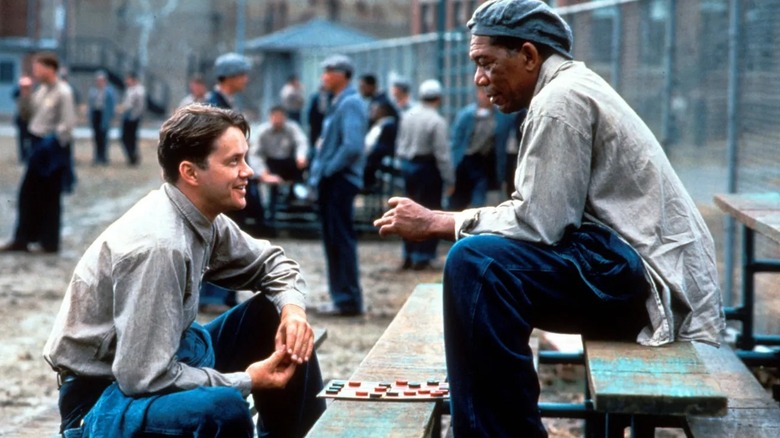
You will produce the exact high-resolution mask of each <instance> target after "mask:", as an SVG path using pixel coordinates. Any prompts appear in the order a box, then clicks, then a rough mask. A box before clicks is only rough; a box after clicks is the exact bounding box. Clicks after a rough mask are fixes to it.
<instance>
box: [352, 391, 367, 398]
mask: <svg viewBox="0 0 780 438" xmlns="http://www.w3.org/2000/svg"><path fill="white" fill-rule="evenodd" d="M355 395H356V396H358V397H368V391H355Z"/></svg>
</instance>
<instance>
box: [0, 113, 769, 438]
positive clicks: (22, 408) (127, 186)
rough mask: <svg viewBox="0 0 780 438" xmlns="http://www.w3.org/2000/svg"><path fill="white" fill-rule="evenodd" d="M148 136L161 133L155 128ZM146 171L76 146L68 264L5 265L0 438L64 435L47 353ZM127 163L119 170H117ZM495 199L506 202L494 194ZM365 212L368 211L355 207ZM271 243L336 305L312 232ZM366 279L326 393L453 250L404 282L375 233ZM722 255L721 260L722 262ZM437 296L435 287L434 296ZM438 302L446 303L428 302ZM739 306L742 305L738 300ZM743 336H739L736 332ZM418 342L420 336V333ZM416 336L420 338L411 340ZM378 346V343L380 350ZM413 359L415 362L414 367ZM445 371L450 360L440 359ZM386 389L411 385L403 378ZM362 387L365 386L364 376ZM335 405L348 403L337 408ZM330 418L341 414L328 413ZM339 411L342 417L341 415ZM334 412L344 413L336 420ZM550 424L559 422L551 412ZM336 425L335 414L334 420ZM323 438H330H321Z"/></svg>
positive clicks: (551, 393) (765, 322)
mask: <svg viewBox="0 0 780 438" xmlns="http://www.w3.org/2000/svg"><path fill="white" fill-rule="evenodd" d="M147 132H154V127H153V126H152V127H151V128H150V129H148V130H147ZM14 146H15V145H14V142H13V140H12V138H11V137H8V136H4V137H0V149H1V150H3V151H6V153H4V154H3V158H2V161H1V162H0V196H1V197H2V202H0V217H1V218H2V221H0V233H1V234H2V235H6V236H7V235H9V234H10V233H11V231H12V228H13V225H14V224H13V218H14V214H13V211H14V204H15V196H16V183H17V181H18V179H19V178H20V175H21V172H22V167H21V166H20V165H19V164H18V163H17V162H16V158H15V156H14V154H13V153H11V151H13V147H14ZM109 151H110V152H109V154H110V156H111V157H118V156H120V151H119V150H118V147H117V146H116V145H115V144H114V146H113V147H112V148H110V149H109ZM141 151H142V154H141V156H142V159H141V164H140V165H139V166H138V167H127V166H126V165H125V164H124V163H121V162H117V163H115V164H112V165H109V166H106V167H94V166H91V165H90V160H91V153H92V145H91V142H90V141H89V140H88V139H87V138H81V139H79V140H78V141H77V143H76V148H75V158H76V163H77V166H76V170H77V175H78V180H79V182H78V185H77V186H76V189H75V191H74V192H73V193H72V194H70V195H67V196H66V197H65V198H64V202H63V203H64V206H65V207H64V208H65V210H64V211H65V214H64V223H63V242H64V243H63V247H62V250H61V252H60V254H59V255H28V254H21V255H20V254H15V255H0V258H2V263H0V303H2V306H0V309H2V310H0V312H2V315H0V324H2V327H0V333H2V339H3V341H2V351H3V355H2V359H0V374H2V375H3V376H4V382H5V385H4V387H3V389H2V390H1V391H0V419H2V423H1V424H3V426H2V428H0V436H9V437H31V438H32V437H40V436H53V435H54V434H55V433H56V428H57V424H58V415H57V411H56V402H57V382H56V377H55V374H54V373H53V372H52V371H51V369H50V368H49V366H48V365H47V364H46V363H45V362H44V360H43V359H42V357H41V350H42V347H43V343H44V342H45V340H46V337H47V336H48V334H49V330H50V329H51V326H52V323H53V320H54V316H55V315H56V312H57V310H58V308H59V305H60V303H61V300H62V296H63V294H64V291H65V288H66V287H67V282H68V280H69V278H70V275H71V273H72V270H73V268H74V266H75V263H76V262H77V261H78V259H79V257H80V255H81V254H82V252H83V250H84V249H85V248H86V246H87V245H89V243H91V242H92V240H93V239H94V238H95V237H96V236H97V234H98V233H100V232H101V230H102V229H103V228H104V227H105V226H106V225H108V224H109V223H110V222H112V221H113V220H114V219H115V218H116V217H118V215H120V214H121V213H122V212H123V211H125V210H126V209H127V208H128V207H129V206H130V205H132V204H133V203H134V202H135V201H136V200H137V199H139V198H140V197H141V196H143V195H144V194H146V193H147V192H148V191H150V190H152V189H155V188H157V187H159V185H160V184H161V179H160V176H159V168H158V165H157V163H156V159H155V142H154V141H153V140H151V139H148V138H147V139H145V140H144V141H143V142H142V146H141ZM695 152H697V151H696V150H695V149H693V148H692V149H690V153H688V156H687V157H686V156H685V153H686V152H685V151H684V150H681V151H679V152H678V153H677V156H676V159H677V162H678V163H680V164H678V172H679V173H680V175H681V177H682V178H683V180H684V182H685V183H686V184H687V185H689V186H690V189H691V191H692V193H694V194H695V196H696V198H697V205H698V207H699V209H700V210H701V211H702V213H703V215H704V217H705V219H706V220H707V222H708V225H709V226H710V228H711V230H713V234H714V236H715V241H716V243H717V244H718V246H719V247H721V246H722V243H723V241H724V239H723V229H724V226H723V224H724V220H725V219H724V213H723V212H722V211H721V210H720V209H719V208H718V207H717V206H716V205H715V204H714V202H713V200H712V198H711V197H710V195H709V192H710V191H711V189H710V188H709V185H710V184H712V181H713V180H717V179H718V178H720V175H721V173H720V171H719V170H718V169H722V162H721V161H720V160H718V159H709V160H708V159H706V158H701V157H697V156H696V154H695ZM115 161H119V160H115ZM494 195H495V196H497V194H494ZM358 201H359V202H360V200H358ZM272 242H274V243H276V244H279V245H281V246H282V247H283V248H284V249H285V251H286V252H287V254H288V255H289V256H290V257H292V258H294V259H296V260H298V261H299V262H300V263H301V266H302V269H303V273H304V275H305V277H306V279H307V281H308V284H309V288H310V297H309V304H310V305H317V304H320V303H322V302H326V301H327V300H328V293H327V275H326V268H325V259H324V255H323V249H322V243H321V241H320V240H319V238H318V237H317V236H316V235H312V234H311V233H309V232H306V233H299V232H296V231H289V232H281V233H280V234H279V236H278V237H276V238H273V239H272ZM358 247H359V256H360V269H361V271H360V277H361V284H362V287H363V291H364V294H365V302H366V310H367V312H366V315H365V316H362V317H354V318H321V317H320V318H318V316H317V315H311V316H310V318H311V320H312V323H313V325H314V326H316V327H319V328H323V329H325V330H327V336H326V339H325V340H324V342H323V343H322V345H321V347H320V348H319V350H318V354H319V358H320V363H321V366H322V370H323V375H324V378H325V381H326V382H328V381H330V380H342V381H343V380H346V379H349V378H350V377H352V376H353V374H354V373H355V372H356V370H359V369H360V367H361V366H364V365H365V364H364V365H361V363H362V362H363V361H364V359H365V358H366V356H367V355H368V354H369V352H370V351H371V350H372V348H373V347H374V346H375V344H377V341H378V340H380V338H381V337H382V336H383V334H384V333H385V331H386V330H387V328H388V326H389V325H390V324H391V322H392V321H393V318H394V317H395V316H396V314H397V313H398V312H399V310H400V309H401V308H402V307H403V306H404V305H405V303H406V302H407V299H408V298H409V297H410V296H411V295H412V293H413V291H415V289H416V288H418V286H419V285H424V284H432V285H433V287H434V288H435V287H436V284H438V283H440V282H441V271H440V268H441V266H442V264H443V261H444V255H445V253H446V249H447V248H446V247H445V248H441V251H440V256H439V259H438V260H437V263H435V264H434V267H433V269H430V270H426V271H410V270H406V271H399V270H398V266H399V265H400V263H401V258H400V241H399V240H397V239H393V238H391V239H380V238H378V237H377V236H375V235H371V234H370V233H362V234H361V237H360V242H359V245H358ZM721 249H722V248H719V250H721ZM757 285H758V286H757V290H758V293H757V296H756V303H757V304H756V306H755V307H756V309H755V313H756V315H757V317H756V321H755V327H756V332H760V333H776V332H778V331H779V330H780V327H779V326H778V322H777V321H778V320H777V318H776V317H775V316H774V315H777V312H780V298H778V295H779V294H777V293H776V292H778V291H777V288H778V286H777V282H775V281H773V280H772V279H771V274H765V275H761V276H759V278H757ZM429 289H430V286H429ZM427 293H428V294H429V295H430V294H431V293H433V295H431V297H430V299H431V300H433V299H434V298H433V297H438V296H439V293H440V292H431V291H430V290H428V292H427ZM738 298H739V295H737V296H736V297H735V298H734V299H735V300H737V299H738ZM417 305H418V306H419V307H420V308H419V309H417V311H418V312H420V313H419V314H418V315H417V317H418V318H424V319H429V320H431V321H440V319H438V318H440V317H441V315H440V314H439V315H436V314H431V313H430V310H431V309H436V308H437V303H431V304H430V305H425V306H420V303H418V304H417ZM213 317H214V315H213V314H207V313H202V314H201V315H200V319H201V320H202V321H208V320H209V319H211V318H213ZM736 327H738V326H736ZM412 329H413V330H416V326H414V327H412ZM413 333H416V332H413ZM413 338H415V339H425V337H424V336H422V335H420V336H419V337H417V336H413ZM380 343H381V342H380ZM567 343H570V340H566V341H559V340H557V339H555V338H553V341H552V343H551V342H550V341H549V340H548V338H547V337H546V336H541V335H536V336H535V341H534V345H535V346H537V349H541V350H548V351H554V350H555V349H556V348H558V347H561V348H564V349H566V348H568V347H567V345H566V344H567ZM393 357H394V356H391V355H387V356H377V355H376V354H375V355H374V357H373V360H374V361H375V362H376V361H379V363H384V365H385V366H387V367H388V368H390V369H393V366H394V364H393V363H391V362H393V360H392V358H393ZM407 359H408V358H407ZM439 359H440V360H441V358H439ZM540 362H541V363H540V365H539V372H540V382H541V384H542V403H543V404H544V403H548V405H547V407H548V408H555V406H557V405H556V404H557V403H561V404H575V405H576V404H582V403H584V401H585V399H584V388H585V385H586V373H585V369H584V367H583V366H581V365H565V364H554V363H552V362H550V361H548V360H545V359H544V358H542V359H541V361H540ZM753 372H754V374H755V376H756V377H757V379H758V381H760V382H761V383H762V384H763V385H764V388H763V389H762V390H763V391H764V393H765V394H767V395H768V394H770V393H771V390H772V385H773V384H774V383H775V382H776V381H777V379H776V374H774V372H773V369H771V368H761V367H758V368H754V369H753ZM387 374H388V373H386V375H385V376H384V379H390V378H396V377H397V378H402V377H404V376H401V375H399V374H403V372H399V371H395V372H392V373H389V374H393V375H392V376H390V375H387ZM358 375H360V374H358ZM338 403H343V402H341V401H339V402H338ZM331 406H333V405H331ZM335 406H338V404H337V405H335ZM334 412H336V411H334ZM551 414H554V413H553V412H552V411H551ZM330 415H334V414H330ZM442 418H443V425H444V427H443V430H442V432H441V433H442V434H446V433H447V429H446V422H447V416H446V415H444V416H443V417H442ZM544 421H545V425H546V426H547V428H548V431H549V432H550V436H553V437H579V436H583V435H584V433H585V429H584V423H583V421H582V420H581V419H577V418H573V419H567V418H545V419H544ZM657 434H658V435H657V436H672V437H674V436H683V435H681V434H682V432H681V431H680V430H679V429H675V428H661V429H658V432H657ZM322 436H328V435H327V434H324V435H322Z"/></svg>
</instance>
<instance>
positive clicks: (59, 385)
mask: <svg viewBox="0 0 780 438" xmlns="http://www.w3.org/2000/svg"><path fill="white" fill-rule="evenodd" d="M62 380H63V379H62V374H60V372H59V371H57V390H58V391H59V390H60V389H61V388H62Z"/></svg>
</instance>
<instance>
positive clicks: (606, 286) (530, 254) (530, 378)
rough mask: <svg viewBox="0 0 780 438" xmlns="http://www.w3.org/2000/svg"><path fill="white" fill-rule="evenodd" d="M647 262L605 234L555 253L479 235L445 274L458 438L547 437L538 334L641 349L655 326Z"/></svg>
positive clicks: (589, 231) (574, 237)
mask: <svg viewBox="0 0 780 438" xmlns="http://www.w3.org/2000/svg"><path fill="white" fill-rule="evenodd" d="M646 285H647V280H646V279H645V270H644V266H643V264H642V261H641V259H640V258H639V256H638V255H637V253H636V251H634V250H633V248H631V247H630V246H629V245H627V244H626V243H624V242H623V241H621V240H620V239H619V238H618V237H617V236H615V235H614V234H613V233H612V232H611V231H609V230H607V229H606V228H604V227H600V226H595V225H592V226H587V225H583V227H582V228H581V229H580V230H578V231H575V232H570V233H567V234H566V236H565V237H564V239H563V240H562V241H561V242H560V243H558V244H557V245H555V246H547V245H542V244H536V243H529V242H523V241H518V240H511V239H507V238H502V237H499V236H493V235H478V236H472V237H467V238H465V239H462V240H460V241H458V242H457V243H456V244H455V245H453V247H452V248H451V250H450V253H449V255H448V257H447V262H446V265H445V268H444V297H443V299H444V341H445V350H446V359H447V370H448V374H449V382H450V389H451V412H452V426H453V431H454V433H455V436H468V437H480V436H483V437H546V436H547V433H546V431H545V429H544V426H543V425H542V422H541V418H540V415H539V409H538V405H537V404H538V399H539V391H540V388H539V380H538V377H537V375H536V371H535V370H534V365H533V354H532V352H531V349H530V347H529V345H528V342H529V337H530V334H531V331H532V330H533V328H534V327H538V328H541V329H544V330H549V331H554V332H559V333H581V334H584V335H588V336H609V337H612V338H620V339H635V337H636V335H637V334H638V333H639V331H640V330H641V328H642V327H643V326H644V325H645V324H646V323H647V321H648V317H647V312H646V311H645V310H644V307H643V302H644V299H645V297H647V294H648V293H649V292H648V288H647V286H646Z"/></svg>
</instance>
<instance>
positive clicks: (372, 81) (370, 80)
mask: <svg viewBox="0 0 780 438" xmlns="http://www.w3.org/2000/svg"><path fill="white" fill-rule="evenodd" d="M360 80H361V81H363V82H365V84H366V85H370V86H372V87H375V86H376V76H374V75H372V74H371V73H368V74H364V75H363V76H361V77H360Z"/></svg>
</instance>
